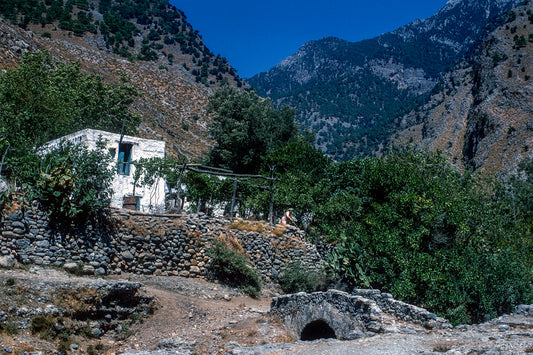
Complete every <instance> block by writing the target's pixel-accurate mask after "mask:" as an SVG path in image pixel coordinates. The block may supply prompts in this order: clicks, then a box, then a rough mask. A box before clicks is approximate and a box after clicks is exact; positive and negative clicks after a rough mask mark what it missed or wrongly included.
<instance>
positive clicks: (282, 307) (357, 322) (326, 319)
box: [270, 290, 451, 340]
mask: <svg viewBox="0 0 533 355" xmlns="http://www.w3.org/2000/svg"><path fill="white" fill-rule="evenodd" d="M270 314H272V315H274V316H276V317H278V318H279V319H280V320H281V321H282V322H283V325H284V327H285V328H286V329H287V330H288V331H289V332H290V333H292V334H293V336H294V338H295V339H301V340H314V339H321V338H336V339H340V340H352V339H358V338H362V337H368V336H373V335H375V334H378V333H399V332H406V333H407V332H410V333H412V332H424V331H426V330H430V329H450V328H451V325H450V323H449V322H448V321H447V320H446V319H443V318H439V317H437V316H436V315H435V314H433V313H430V312H428V311H427V310H425V309H423V308H420V307H416V306H413V305H410V304H407V303H404V302H401V301H398V300H395V299H394V298H392V295H390V294H387V293H381V292H380V291H379V290H353V293H351V294H350V293H347V292H342V291H337V290H329V291H327V292H314V293H305V292H300V293H296V294H291V295H283V296H280V297H274V298H273V299H272V303H271V305H270Z"/></svg>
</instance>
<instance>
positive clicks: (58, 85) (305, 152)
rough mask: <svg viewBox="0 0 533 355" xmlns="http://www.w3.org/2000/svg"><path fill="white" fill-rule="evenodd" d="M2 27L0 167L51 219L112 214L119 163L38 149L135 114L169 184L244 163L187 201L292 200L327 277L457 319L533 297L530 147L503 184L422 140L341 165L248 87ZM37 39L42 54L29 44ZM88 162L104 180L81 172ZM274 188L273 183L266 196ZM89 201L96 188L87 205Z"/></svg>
mask: <svg viewBox="0 0 533 355" xmlns="http://www.w3.org/2000/svg"><path fill="white" fill-rule="evenodd" d="M47 6H48V5H47ZM50 6H51V5H50ZM17 16H20V15H17ZM16 21H20V18H19V17H16ZM28 25H29V24H28ZM0 26H1V29H2V31H3V33H6V36H4V37H2V38H0V43H1V44H2V46H3V48H6V50H5V51H4V52H2V53H3V54H2V55H3V56H4V57H5V58H6V62H5V63H8V64H9V65H12V68H11V69H9V70H5V71H3V72H2V73H0V95H2V96H1V97H2V104H1V105H0V110H1V111H0V117H1V118H2V119H1V120H0V124H1V126H0V130H1V131H0V134H1V135H0V138H1V140H0V152H2V154H3V157H4V158H5V159H3V161H2V172H3V174H4V177H5V178H6V179H7V180H8V182H9V183H10V186H11V187H12V188H13V189H14V190H13V191H14V192H16V193H18V194H19V196H23V197H22V198H25V199H27V201H26V203H28V201H32V200H33V199H34V198H35V199H37V200H38V201H39V202H40V203H41V204H42V205H43V206H45V207H48V209H49V212H50V213H51V214H52V215H55V216H58V217H60V218H58V220H60V221H66V222H67V224H69V223H70V222H78V223H81V222H82V221H80V219H78V218H77V217H79V216H80V215H91V216H93V217H97V216H101V215H100V214H98V212H101V210H104V212H105V207H104V206H103V205H102V203H101V202H102V201H103V200H105V198H107V189H108V187H109V185H108V184H107V182H108V181H109V180H110V179H109V177H110V176H112V174H113V173H114V171H109V170H107V171H106V169H108V168H109V166H108V164H107V161H106V156H107V157H108V156H109V154H108V152H106V151H104V150H102V149H100V150H97V152H96V154H95V155H87V153H88V152H86V151H80V152H79V154H78V153H75V152H74V149H72V148H69V147H62V148H61V149H59V150H57V151H54V152H52V153H51V154H50V155H48V156H47V157H45V158H41V157H39V156H37V155H36V154H35V150H34V147H35V144H39V143H40V142H41V141H44V140H46V139H48V138H50V137H55V136H57V135H61V134H63V133H65V132H68V131H69V130H75V129H78V128H85V127H87V126H94V125H103V126H104V127H102V126H98V127H99V128H106V129H109V130H115V131H116V130H117V129H118V127H119V122H124V119H126V121H128V126H126V129H127V130H130V129H131V130H132V129H134V127H135V125H136V122H137V121H136V120H137V119H138V118H139V116H137V115H135V114H134V113H137V114H139V115H140V116H141V117H142V118H143V120H142V122H141V124H140V126H139V128H138V129H139V132H140V133H141V134H143V135H148V136H150V135H152V136H156V137H157V136H158V134H159V138H164V139H167V142H168V143H169V144H168V145H169V146H170V153H173V154H168V157H167V159H164V160H160V161H151V162H149V164H147V165H146V167H147V168H146V169H145V170H144V171H146V172H147V174H150V173H149V172H151V174H161V175H160V176H163V177H165V178H168V180H169V182H170V177H172V183H176V182H177V180H178V179H179V178H177V176H178V169H179V164H178V159H177V158H178V156H179V155H180V154H181V152H182V151H184V152H187V155H188V157H189V158H191V157H192V158H196V159H197V160H198V161H202V162H209V163H210V164H212V165H214V166H216V167H218V168H225V169H233V170H235V172H239V173H242V174H247V175H248V176H246V178H242V179H240V180H239V181H238V182H235V184H237V185H238V193H237V192H235V191H234V190H233V186H235V185H234V182H233V181H232V180H230V179H225V180H223V181H222V180H220V179H217V178H215V177H213V176H210V175H207V174H203V173H201V172H198V171H197V172H189V173H187V174H186V175H184V176H183V177H182V178H183V180H181V181H182V182H183V183H185V184H186V185H187V194H188V198H189V199H190V200H192V201H195V202H196V201H197V203H195V204H194V205H193V206H191V210H193V211H206V212H207V211H208V207H209V204H214V203H216V202H221V203H225V204H229V203H230V202H232V201H233V196H232V192H234V194H235V198H236V200H237V201H236V204H237V207H236V209H237V210H238V213H239V215H240V216H243V217H248V216H250V215H252V214H254V215H255V216H259V217H262V218H266V216H268V214H269V211H270V203H271V202H272V205H273V208H274V214H275V216H274V218H276V216H278V217H279V216H280V215H281V214H282V213H283V212H284V211H285V210H287V209H288V208H294V210H295V213H294V215H295V217H296V220H297V221H298V222H297V223H298V225H299V226H301V227H302V228H306V229H307V230H308V232H309V236H310V238H312V240H314V241H316V242H317V243H320V244H322V245H324V244H326V245H327V246H328V248H330V249H329V250H331V253H330V254H329V256H328V269H327V270H326V271H327V272H328V273H329V274H330V277H331V279H332V280H336V281H343V282H344V283H346V284H347V285H349V286H354V287H371V288H379V289H381V290H383V291H385V292H391V293H392V294H393V295H394V296H395V297H396V298H398V299H401V300H406V301H409V302H412V303H415V304H418V305H423V306H426V307H427V308H429V309H430V310H432V311H434V312H436V313H437V314H439V315H442V316H444V317H447V318H449V319H450V320H451V321H452V322H453V323H455V324H458V323H464V322H479V321H483V320H486V319H489V318H491V317H494V316H497V315H500V314H503V313H506V312H510V311H511V310H512V307H513V306H514V305H516V304H519V303H530V302H532V296H533V293H532V281H533V279H532V276H533V274H532V270H533V269H532V267H533V248H532V246H533V245H532V241H533V239H532V238H533V205H532V201H533V160H532V159H531V158H530V159H523V160H521V162H520V165H519V171H518V173H517V174H515V175H509V176H508V177H507V178H506V179H505V180H503V179H502V180H496V179H493V178H492V177H491V175H490V174H488V175H487V176H485V177H484V178H483V179H481V177H480V176H476V175H474V174H472V173H471V172H469V171H468V170H462V169H459V168H457V167H456V166H454V165H452V164H450V162H449V161H448V160H447V159H446V157H445V156H444V155H443V154H441V153H438V152H435V153H432V152H424V151H421V150H417V149H413V148H400V149H395V150H390V151H388V152H387V154H384V155H383V156H381V157H368V158H358V159H352V160H346V161H343V162H335V161H333V160H331V159H330V158H329V157H328V156H326V155H325V154H324V153H323V152H321V151H320V150H318V149H316V148H315V147H314V145H313V143H314V138H315V137H314V136H313V134H312V133H310V132H308V131H307V132H303V133H302V132H299V131H298V130H297V129H296V125H295V114H294V111H292V110H291V109H290V108H288V107H282V108H280V109H277V108H276V107H275V105H274V103H273V102H272V101H270V100H268V99H264V98H261V97H260V96H259V95H257V94H256V93H254V92H248V91H241V90H237V89H235V88H233V89H232V88H227V87H224V88H222V89H217V90H216V91H214V92H213V91H212V90H211V88H207V87H206V86H205V85H204V84H202V83H201V82H200V83H198V82H196V80H195V79H194V77H193V76H191V75H190V73H188V72H187V71H186V70H184V69H183V67H177V66H172V67H168V68H166V69H164V68H161V67H159V66H157V65H158V64H159V65H161V64H160V63H161V59H158V62H152V61H144V60H139V59H137V60H135V61H134V62H131V61H128V60H126V59H124V58H121V57H119V56H117V55H116V54H109V55H108V56H107V55H103V54H102V53H103V52H101V51H97V50H95V49H94V48H91V47H90V46H82V45H81V44H80V43H81V42H80V43H78V44H72V43H70V42H67V41H63V40H60V39H50V38H47V37H46V36H45V37H44V38H34V37H32V34H30V33H28V32H20V31H19V29H18V28H14V27H12V26H9V25H7V24H5V23H4V22H0ZM45 26H46V24H45ZM63 34H64V35H65V36H66V37H68V34H65V33H63ZM85 36H89V37H90V35H87V34H85V35H84V37H83V39H84V40H87V39H90V38H89V37H85ZM101 38H103V37H101ZM519 38H520V37H519ZM115 41H116V39H115ZM519 41H520V45H521V44H522V41H521V40H519ZM43 48H48V49H49V55H48V54H46V53H45V52H41V53H27V54H26V55H23V52H33V51H37V49H43ZM22 56H23V57H24V61H23V62H22V64H20V63H19V62H17V59H18V58H19V57H22ZM73 57H77V58H80V59H81V61H80V64H79V65H78V64H74V63H72V61H71V60H67V59H72V58H73ZM60 59H64V60H60ZM167 59H168V58H167ZM167 69H168V70H167ZM524 80H525V77H524ZM483 82H484V79H483V77H480V81H479V83H480V84H479V85H478V88H479V90H478V91H476V92H475V93H477V94H479V95H481V94H482V93H483V92H484V89H483V88H482V83H483ZM489 91H490V90H489ZM136 94H137V96H136ZM121 105H124V106H121ZM116 108H119V109H120V110H115V109H116ZM176 112H177V113H176ZM208 114H209V115H210V116H208ZM195 115H197V116H195ZM208 117H212V119H208ZM81 118H83V119H85V120H86V121H82V120H81ZM482 122H485V121H482ZM16 125H18V126H16ZM13 127H20V128H19V129H17V131H14V130H13ZM483 127H484V126H483ZM206 131H207V132H208V133H209V134H210V136H211V140H208V139H206V138H205V134H206ZM159 132H161V133H159ZM200 132H201V133H200ZM483 132H485V130H483ZM510 133H513V132H510ZM198 141H200V143H198ZM193 144H196V145H198V146H199V145H203V146H202V147H198V148H196V149H195V148H194V147H191V146H192V145H193ZM189 145H191V146H189ZM210 148H212V149H210ZM98 154H101V155H98ZM204 154H205V155H204ZM183 155H185V154H183ZM202 155H203V158H204V159H200V157H202ZM182 157H183V156H180V158H182ZM182 161H183V160H182ZM133 163H135V164H140V163H139V162H133ZM152 164H153V165H152ZM95 168H96V169H98V174H100V173H101V175H98V176H101V178H98V179H94V178H93V179H89V178H86V179H81V180H76V177H88V176H91V171H92V170H91V169H95ZM94 175H95V174H93V176H94ZM258 175H260V176H259V177H258ZM265 177H269V178H270V179H269V180H267V181H268V183H264V181H265ZM146 178H148V179H149V178H150V176H147V177H146ZM256 178H260V179H261V180H259V182H258V180H257V179H256ZM84 181H85V182H87V183H88V184H86V185H85V184H84ZM268 185H270V186H275V193H274V195H273V196H271V195H270V186H268ZM21 187H22V189H21ZM80 191H82V192H81V193H80ZM78 196H80V197H78ZM86 196H90V197H91V198H92V199H90V200H89V201H88V203H87V204H86V202H87V200H85V197H86ZM1 197H2V203H9V202H10V200H9V199H10V198H11V197H13V194H11V191H4V192H3V193H2V195H1ZM271 198H272V200H271ZM22 203H24V201H23V202H22ZM85 207H88V209H86V210H84V209H83V208H85ZM80 211H81V212H80ZM241 264H242V263H239V265H241Z"/></svg>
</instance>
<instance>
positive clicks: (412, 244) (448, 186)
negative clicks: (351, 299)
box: [317, 151, 532, 324]
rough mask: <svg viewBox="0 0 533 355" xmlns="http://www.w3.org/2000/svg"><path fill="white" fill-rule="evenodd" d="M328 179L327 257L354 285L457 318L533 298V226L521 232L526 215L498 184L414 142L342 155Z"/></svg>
mask: <svg viewBox="0 0 533 355" xmlns="http://www.w3.org/2000/svg"><path fill="white" fill-rule="evenodd" d="M326 181H327V184H328V186H326V187H325V188H324V191H327V190H326V189H330V190H329V191H327V193H326V194H325V196H328V199H327V200H325V202H324V203H323V204H321V205H320V210H319V213H318V214H317V220H320V221H321V223H322V225H321V227H322V231H323V233H324V234H326V235H329V238H330V240H333V241H335V242H336V248H335V251H334V252H333V253H332V254H330V257H329V260H328V265H329V266H330V267H332V269H333V270H334V271H335V272H336V273H337V275H339V276H340V277H341V278H343V279H344V281H346V282H348V283H350V284H351V286H354V287H365V288H376V289H381V290H382V291H384V292H390V293H392V294H393V295H394V296H395V297H396V298H397V299H400V300H402V301H405V302H409V303H413V304H417V305H424V306H425V307H426V308H428V309H430V310H431V311H432V312H434V313H437V314H438V315H440V316H443V317H447V318H448V319H449V320H450V321H451V322H452V324H460V323H479V322H484V321H487V320H489V319H491V318H494V317H496V316H498V315H501V314H504V313H509V312H512V309H513V307H514V306H515V305H517V304H520V303H529V302H530V301H531V297H532V287H531V281H532V279H531V269H530V264H529V263H530V261H529V263H528V260H531V259H530V256H529V254H527V250H528V248H527V246H528V245H530V242H528V239H529V236H527V235H525V233H522V235H517V236H513V234H515V233H516V232H513V228H514V229H516V226H517V225H518V224H517V222H519V219H517V217H520V215H519V214H516V213H509V212H510V211H512V210H511V209H510V206H509V205H508V204H506V203H505V201H503V200H501V199H500V198H499V196H498V194H495V193H494V191H498V189H497V185H495V184H490V182H486V181H480V180H479V179H477V178H475V177H474V176H472V175H471V174H468V173H466V174H461V173H460V172H458V171H457V170H456V169H454V168H453V167H452V166H451V165H449V164H448V163H447V162H446V161H445V160H444V158H443V156H442V155H440V154H438V153H421V152H415V151H398V152H391V153H390V154H389V155H388V156H387V157H385V158H366V159H360V160H357V161H352V162H344V163H339V164H338V165H336V166H335V167H334V169H332V171H331V174H330V176H328V179H327V180H326ZM487 186H490V187H492V190H489V189H488V188H487ZM518 195H519V194H518V191H517V192H516V196H518ZM520 195H522V196H526V195H527V194H520ZM527 196H529V195H527ZM515 205H516V206H518V205H519V204H518V203H515ZM526 225H527V224H526ZM523 230H524V231H525V230H527V229H523ZM529 240H530V239H529ZM519 243H520V244H519Z"/></svg>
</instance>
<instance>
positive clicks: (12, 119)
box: [0, 52, 140, 180]
mask: <svg viewBox="0 0 533 355" xmlns="http://www.w3.org/2000/svg"><path fill="white" fill-rule="evenodd" d="M136 94H137V93H136V90H135V88H133V87H132V86H129V85H108V84H105V83H103V81H102V79H101V78H100V77H99V76H95V75H88V74H84V73H82V72H81V71H80V67H79V65H78V64H77V63H73V64H64V63H61V62H53V61H52V60H51V59H50V55H49V54H48V53H47V52H38V53H35V54H25V55H24V60H23V62H22V64H21V66H20V67H19V68H18V69H16V70H8V71H7V72H5V73H0V132H1V134H2V140H1V141H0V144H1V146H0V149H1V151H2V154H4V153H7V154H6V156H5V158H6V159H5V166H4V167H3V170H2V172H3V173H4V174H7V175H8V176H11V177H13V178H19V179H21V180H24V179H25V178H27V176H25V173H28V172H29V173H31V170H32V169H31V167H29V166H28V164H30V165H31V161H35V159H33V158H31V156H32V149H33V148H35V147H38V146H40V145H42V144H43V143H45V142H47V141H49V140H51V139H55V138H59V137H61V136H64V135H66V134H70V133H73V132H75V131H78V130H80V129H84V128H94V129H103V130H106V131H110V132H116V133H120V132H121V129H122V125H123V123H124V130H125V132H126V133H131V132H134V131H135V129H136V127H137V126H138V125H139V122H140V116H138V115H137V114H132V113H130V112H129V111H128V106H129V104H130V103H131V102H132V100H133V97H134V95H136ZM24 166H26V167H24Z"/></svg>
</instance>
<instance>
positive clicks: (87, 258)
mask: <svg viewBox="0 0 533 355" xmlns="http://www.w3.org/2000/svg"><path fill="white" fill-rule="evenodd" d="M112 217H113V220H114V221H115V223H113V225H112V226H104V227H99V228H96V227H94V226H89V227H87V228H85V229H84V230H79V231H77V232H69V233H66V232H59V231H52V230H50V228H49V226H48V218H47V216H46V214H45V213H43V212H41V211H39V210H38V209H32V210H29V211H26V212H25V213H22V212H20V211H18V212H15V213H10V214H7V215H5V216H4V217H3V221H2V229H1V230H2V233H1V235H0V256H2V257H3V258H4V259H6V258H7V259H13V258H14V259H16V260H17V261H18V262H20V263H22V264H37V265H53V266H56V267H64V268H66V269H71V270H76V269H77V270H78V271H81V272H83V273H87V274H91V273H95V274H117V273H122V272H131V273H136V274H158V275H180V276H185V277H201V278H203V277H205V276H206V275H207V274H208V269H207V265H208V263H209V257H208V256H207V254H206V250H207V249H208V248H209V247H210V246H211V243H212V242H213V240H214V239H222V240H226V241H227V242H228V243H230V244H233V245H236V246H237V247H239V248H241V247H242V250H243V251H244V252H245V253H246V254H247V255H248V257H249V259H250V261H251V263H252V264H253V265H254V266H255V267H256V268H257V269H258V271H259V272H260V273H261V275H262V276H263V279H265V280H267V281H269V280H271V279H275V278H277V276H278V275H279V273H280V272H281V271H282V270H283V269H284V268H285V267H286V266H287V265H288V264H290V263H291V262H299V263H302V264H305V265H307V266H308V267H310V268H320V267H321V265H322V259H321V257H320V256H319V254H318V252H317V250H316V248H315V246H314V245H312V244H310V243H308V242H307V241H306V240H305V238H304V237H305V235H304V232H302V231H300V230H298V229H296V228H292V227H288V228H287V230H286V231H285V234H283V235H281V236H277V235H274V234H272V233H269V232H261V233H260V232H253V231H245V230H238V229H232V228H230V221H229V220H227V219H224V218H211V217H207V216H205V215H202V214H198V215H188V214H179V215H149V214H143V213H139V212H134V211H128V210H118V209H117V210H113V212H112Z"/></svg>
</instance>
